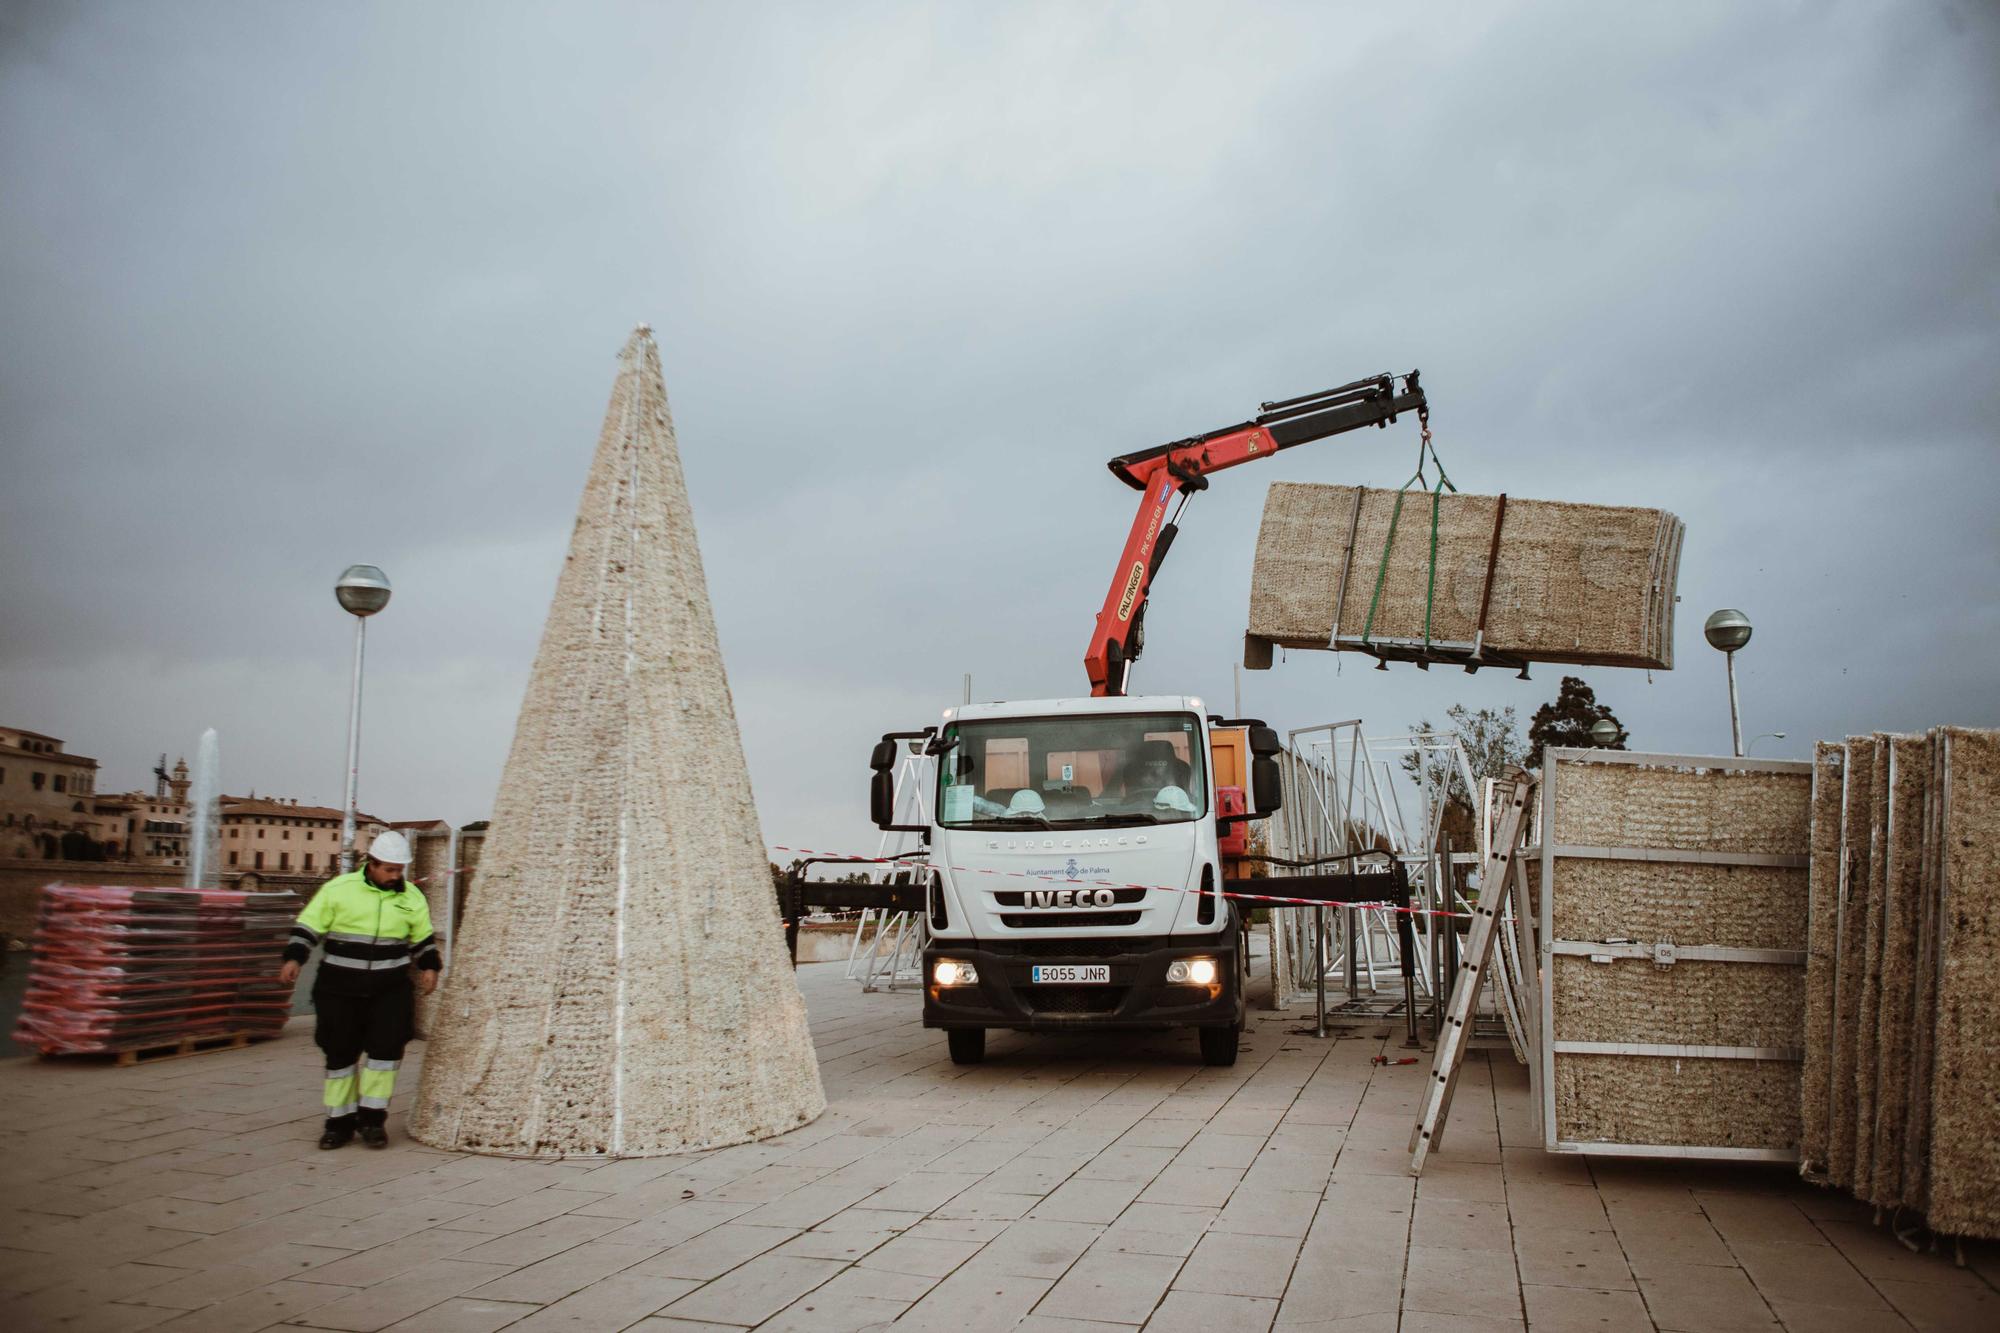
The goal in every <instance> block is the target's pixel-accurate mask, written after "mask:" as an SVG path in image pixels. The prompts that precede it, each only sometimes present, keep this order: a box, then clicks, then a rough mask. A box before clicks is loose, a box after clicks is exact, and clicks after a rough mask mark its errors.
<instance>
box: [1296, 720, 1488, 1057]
mask: <svg viewBox="0 0 2000 1333" xmlns="http://www.w3.org/2000/svg"><path fill="white" fill-rule="evenodd" d="M1412 755H1414V756H1415V757H1416V760H1417V762H1416V765H1415V767H1416V773H1415V775H1414V777H1412V776H1411V775H1410V774H1409V773H1408V772H1407V770H1405V769H1404V767H1403V761H1404V760H1405V758H1406V757H1407V756H1412ZM1279 763H1280V770H1281V773H1282V776H1283V778H1284V786H1285V804H1284V809H1283V810H1282V811H1281V812H1280V814H1279V816H1278V818H1277V820H1276V821H1274V823H1275V828H1274V829H1273V831H1272V842H1273V852H1274V853H1275V854H1276V855H1277V856H1278V857H1280V858H1283V859H1285V860H1290V861H1316V860H1321V859H1323V858H1328V857H1339V856H1347V855H1353V854H1356V853H1360V852H1364V851H1386V852H1388V853H1390V854H1392V855H1394V856H1395V857H1396V858H1397V859H1398V860H1399V861H1401V862H1402V863H1403V865H1404V866H1405V868H1406V869H1407V871H1408V873H1409V875H1410V882H1411V890H1412V894H1411V898H1412V905H1413V906H1414V907H1417V908H1419V909H1423V910H1425V911H1427V912H1459V913H1466V912H1469V911H1470V907H1471V904H1470V902H1469V901H1468V899H1467V898H1466V896H1465V894H1464V893H1463V892H1461V891H1460V890H1459V888H1458V887H1457V880H1458V879H1459V875H1458V874H1457V873H1456V872H1457V870H1458V868H1459V867H1469V866H1476V865H1479V864H1482V862H1483V859H1484V858H1485V856H1486V855H1487V853H1488V851H1489V848H1488V846H1487V845H1486V844H1487V841H1488V839H1489V838H1490V816H1489V815H1488V814H1487V811H1486V809H1482V810H1481V811H1480V814H1481V845H1480V846H1479V847H1478V848H1476V849H1474V848H1467V849H1463V850H1454V849H1452V848H1450V847H1449V846H1448V845H1447V843H1446V840H1445V838H1444V837H1443V821H1444V812H1445V806H1446V802H1447V798H1448V795H1449V790H1450V785H1451V780H1452V779H1453V778H1454V777H1455V778H1457V779H1458V780H1459V781H1460V782H1462V783H1463V784H1464V786H1465V790H1466V791H1467V792H1468V793H1470V794H1472V795H1473V798H1474V800H1475V801H1476V802H1479V803H1480V804H1481V805H1482V806H1487V807H1490V802H1491V799H1492V798H1491V794H1490V793H1491V786H1490V783H1483V782H1481V781H1479V780H1478V779H1476V778H1474V776H1473V773H1472V765H1471V761H1470V759H1469V758H1468V757H1467V756H1466V753H1465V749H1464V747H1463V746H1462V745H1460V744H1459V742H1458V739H1457V737H1455V736H1453V735H1451V734H1449V733H1442V732H1431V731H1424V732H1414V733H1407V734H1402V735H1389V736H1367V735H1365V734H1364V733H1363V731H1362V723H1361V721H1360V719H1349V720H1347V721H1343V722H1332V723H1324V724H1321V725H1318V726H1312V727H1301V728H1298V729H1297V730H1294V731H1292V732H1291V733H1290V734H1289V736H1288V738H1287V745H1286V749H1285V753H1284V754H1283V755H1281V756H1280V757H1279ZM1482 798H1483V799H1482ZM1276 873H1277V874H1278V875H1280V876H1282V875H1283V874H1284V873H1285V872H1284V870H1283V869H1279V870H1277V871H1276ZM1503 891H1504V890H1503ZM1508 915H1509V917H1510V918H1511V909H1510V910H1509V914H1508ZM1416 925H1417V930H1418V936H1417V947H1418V951H1419V952H1418V954H1417V957H1416V959H1415V960H1414V962H1415V970H1416V981H1417V992H1418V994H1419V996H1420V997H1421V999H1420V1002H1421V1003H1422V1004H1423V1005H1424V1007H1425V1008H1427V1009H1428V1010H1429V1011H1430V1018H1431V1021H1432V1024H1433V1030H1435V1029H1436V1028H1437V1027H1438V1026H1439V1025H1441V1024H1442V1022H1443V1005H1442V1000H1443V997H1444V996H1446V995H1448V994H1449V993H1450V989H1451V980H1452V978H1453V976H1455V974H1456V972H1457V967H1458V932H1457V930H1456V929H1455V922H1454V918H1451V917H1443V916H1433V915H1422V916H1419V917H1418V918H1417V921H1416ZM1268 929H1269V933H1270V947H1271V959H1272V987H1271V989H1272V1002H1273V1004H1274V1005H1275V1006H1276V1007H1278V1008H1281V1009H1282V1008H1286V1007H1288V1006H1289V1005H1290V1004H1291V1003H1292V1002H1294V1001H1296V1000H1301V999H1303V998H1304V997H1305V996H1306V995H1307V994H1309V993H1310V994H1315V995H1318V994H1322V993H1323V990H1324V988H1325V987H1328V986H1331V987H1335V988H1337V989H1339V990H1340V991H1341V992H1342V996H1341V1001H1340V1003H1338V1004H1336V1005H1334V1006H1333V1007H1332V1008H1331V1010H1330V1011H1329V1012H1331V1013H1332V1014H1334V1015H1335V1016H1336V1017H1348V1018H1371V1019H1378V1018H1390V1017H1394V1016H1397V1015H1400V1014H1401V1013H1402V1011H1403V1006H1404V1001H1403V997H1402V988H1401V985H1400V982H1401V977H1400V964H1401V957H1400V950H1399V947H1398V936H1397V931H1396V926H1395V921H1394V919H1393V917H1392V915H1391V913H1390V912H1389V911H1387V910H1386V909H1382V908H1366V907H1362V908H1353V907H1342V908H1334V909H1332V910H1328V909H1326V908H1276V907H1274V908H1273V909H1272V910H1271V912H1270V913H1269V927H1268ZM1510 931H1511V927H1510ZM1509 933H1510V932H1509ZM1502 958H1503V963H1507V964H1508V965H1507V966H1502V967H1500V968H1495V969H1493V972H1494V975H1495V981H1494V986H1493V1001H1492V1006H1491V1007H1492V1009H1493V1010H1494V1011H1495V1013H1496V1015H1497V1018H1496V1019H1489V1020H1487V1021H1486V1022H1484V1023H1483V1024H1482V1025H1481V1030H1480V1031H1478V1033H1477V1035H1479V1036H1482V1037H1498V1036H1499V1035H1500V1034H1501V1032H1502V1031H1504V1032H1505V1033H1506V1035H1507V1037H1508V1039H1509V1042H1510V1044H1512V1045H1513V1046H1514V1047H1515V1050H1516V1053H1517V1054H1520V1053H1521V1052H1522V1051H1523V1050H1524V1049H1525V1048H1524V1046H1523V1045H1522V1044H1521V1041H1520V1037H1519V1032H1518V1029H1519V1024H1520V1021H1521V1020H1520V1002H1519V999H1518V996H1519V994H1520V993H1521V990H1520V987H1519V985H1518V982H1519V980H1520V967H1519V960H1518V956H1517V951H1516V950H1515V949H1514V948H1513V947H1512V946H1511V943H1509V944H1508V945H1505V946H1503V953H1502ZM1510 960H1511V961H1510Z"/></svg>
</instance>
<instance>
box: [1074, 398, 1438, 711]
mask: <svg viewBox="0 0 2000 1333" xmlns="http://www.w3.org/2000/svg"><path fill="white" fill-rule="evenodd" d="M1401 378H1402V381H1403V388H1402V392H1400V393H1398V392H1397V390H1396V379H1397V377H1396V376H1393V375H1380V376H1377V377H1375V378H1374V379H1367V380H1356V381H1355V382H1354V383H1352V384H1344V385H1342V386H1341V387H1339V388H1337V389H1328V390H1326V391H1325V392H1323V393H1315V394H1307V395H1305V396H1304V397H1302V398H1290V399H1286V400H1285V401H1283V402H1277V403H1265V404H1263V406H1262V411H1261V413H1260V415H1259V416H1257V418H1256V419H1255V420H1252V421H1246V422H1242V423H1239V424H1237V425H1234V426H1224V427H1223V428H1221V429H1220V430H1213V431H1208V432H1206V433H1204V434H1201V435H1196V436H1191V437H1190V438H1188V439H1185V440H1176V441H1174V442H1173V443H1172V444H1163V445H1158V446H1156V447H1154V448H1152V449H1145V450H1141V451H1140V452H1138V453H1133V454H1123V455H1120V456H1119V457H1117V458H1114V459H1112V460H1111V462H1110V464H1109V466H1110V468H1111V472H1112V474H1113V475H1114V476H1116V477H1117V478H1118V479H1119V480H1120V481H1123V482H1124V483H1125V484H1126V485H1128V486H1131V487H1132V488H1133V489H1135V490H1137V491H1138V492H1139V493H1140V499H1139V512H1138V513H1137V514H1136V515H1134V516H1133V519H1132V530H1131V532H1130V533H1129V534H1127V536H1126V538H1125V549H1124V551H1122V552H1121V553H1120V554H1119V557H1118V567H1117V569H1116V571H1115V572H1114V573H1113V575H1112V579H1111V587H1110V590H1109V591H1107V592H1106V593H1105V595H1104V606H1103V608H1102V609H1100V610H1099V611H1098V613H1097V626H1096V628H1095V630H1094V631H1093V632H1092V634H1091V639H1090V650H1089V652H1087V653H1086V654H1085V655H1084V659H1083V664H1084V669H1085V670H1086V671H1087V672H1089V674H1090V692H1091V694H1093V695H1097V696H1104V695H1113V696H1115V695H1122V694H1124V693H1125V683H1126V680H1127V678H1128V676H1129V675H1130V673H1131V668H1132V663H1133V662H1134V661H1136V660H1138V657H1139V654H1140V652H1141V651H1142V650H1143V649H1144V647H1145V627H1144V626H1145V614H1146V598H1147V595H1148V593H1149V592H1150V590H1151V588H1152V584H1153V576H1154V575H1155V574H1157V573H1158V572H1159V568H1160V562H1161V561H1163V560H1165V559H1166V555H1167V551H1168V549H1169V548H1171V547H1172V546H1173V542H1174V537H1175V535H1176V534H1177V533H1178V532H1179V528H1178V527H1177V525H1176V524H1175V522H1174V519H1173V518H1171V517H1169V515H1168V506H1169V505H1170V504H1172V502H1173V500H1174V498H1175V496H1177V495H1178V496H1181V497H1183V499H1185V497H1187V496H1189V495H1191V494H1193V493H1194V492H1195V491H1200V490H1206V489H1207V488H1208V474H1210V473H1212V472H1220V471H1222V470H1223V469H1224V468H1231V467H1235V466H1236V465H1237V464H1239V463H1250V462H1255V461H1256V460H1257V459H1260V458H1266V457H1269V456H1270V455H1272V454H1275V453H1277V452H1278V451H1279V450H1281V449H1289V448H1291V447H1292V446H1294V445H1298V444H1304V443H1306V442H1307V441H1309V440H1318V439H1324V438H1325V437H1327V436H1329V435H1338V434H1340V433H1342V432H1344V431H1350V430H1357V429H1359V428H1361V427H1363V426H1384V425H1387V424H1388V423H1389V422H1392V421H1394V420H1395V419H1396V416H1397V414H1398V413H1401V412H1408V411H1413V410H1414V411H1415V412H1416V413H1417V414H1418V416H1419V417H1420V418H1422V419H1425V420H1428V417H1429V412H1430V407H1429V404H1428V402H1427V401H1426V400H1425V398H1424V393H1423V390H1422V389H1421V388H1420V387H1419V386H1418V383H1417V372H1416V371H1414V370H1413V371H1411V372H1410V373H1409V374H1408V375H1405V376H1402V377H1401ZM1177 516H1178V515H1176V516H1175V517H1177Z"/></svg>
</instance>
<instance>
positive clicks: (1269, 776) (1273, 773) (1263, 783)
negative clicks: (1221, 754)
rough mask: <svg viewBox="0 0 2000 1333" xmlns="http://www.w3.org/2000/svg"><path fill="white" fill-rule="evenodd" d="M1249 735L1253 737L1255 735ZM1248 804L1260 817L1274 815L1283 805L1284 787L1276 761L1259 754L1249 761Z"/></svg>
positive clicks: (1253, 733)
mask: <svg viewBox="0 0 2000 1333" xmlns="http://www.w3.org/2000/svg"><path fill="white" fill-rule="evenodd" d="M1251 735H1252V736H1253V737H1254V736H1255V735H1256V733H1255V732H1252V733H1251ZM1253 743H1254V742H1253ZM1250 803H1251V805H1252V806H1253V807H1254V808H1255V809H1256V811H1257V813H1258V815H1260V816H1262V815H1273V814H1276V813H1277V812H1278V811H1279V810H1280V809H1282V808H1283V806H1284V804H1285V787H1284V783H1283V781H1282V780H1281V779H1280V777H1279V774H1278V761H1277V760H1276V759H1273V758H1272V757H1271V756H1270V755H1268V754H1260V755H1258V756H1257V757H1256V758H1254V759H1252V760H1251V761H1250Z"/></svg>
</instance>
